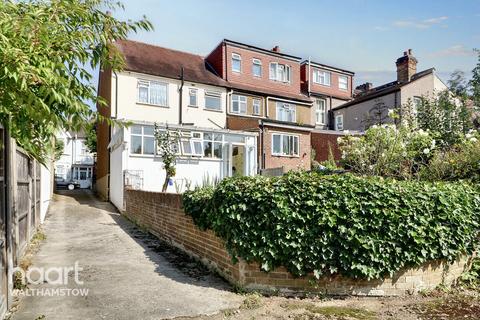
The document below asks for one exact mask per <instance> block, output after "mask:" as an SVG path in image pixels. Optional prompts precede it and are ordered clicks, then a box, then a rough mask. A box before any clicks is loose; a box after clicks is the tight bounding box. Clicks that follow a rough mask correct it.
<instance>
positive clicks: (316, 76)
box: [313, 69, 331, 86]
mask: <svg viewBox="0 0 480 320" xmlns="http://www.w3.org/2000/svg"><path fill="white" fill-rule="evenodd" d="M330 78H331V74H330V72H327V71H322V70H317V69H315V70H313V82H314V83H317V84H321V85H324V86H330Z"/></svg>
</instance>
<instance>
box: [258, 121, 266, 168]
mask: <svg viewBox="0 0 480 320" xmlns="http://www.w3.org/2000/svg"><path fill="white" fill-rule="evenodd" d="M259 122H260V123H259V125H260V136H259V138H260V168H258V173H260V170H262V169H265V152H264V150H265V148H264V141H265V138H264V132H265V126H264V124H263V121H262V120H259Z"/></svg>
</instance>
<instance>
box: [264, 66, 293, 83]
mask: <svg viewBox="0 0 480 320" xmlns="http://www.w3.org/2000/svg"><path fill="white" fill-rule="evenodd" d="M272 67H273V68H272ZM280 67H282V68H280ZM282 71H283V72H282ZM268 72H269V79H270V80H273V81H278V82H283V83H290V82H291V75H292V67H291V66H289V65H288V64H282V63H278V62H270V64H269V68H268Z"/></svg>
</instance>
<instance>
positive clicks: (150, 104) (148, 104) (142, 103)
mask: <svg viewBox="0 0 480 320" xmlns="http://www.w3.org/2000/svg"><path fill="white" fill-rule="evenodd" d="M136 104H138V105H140V106H147V107H156V108H164V109H170V107H169V106H162V105H159V104H152V103H145V102H136Z"/></svg>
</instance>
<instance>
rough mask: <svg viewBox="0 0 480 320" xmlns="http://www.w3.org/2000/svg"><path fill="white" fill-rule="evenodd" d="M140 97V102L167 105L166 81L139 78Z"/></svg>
mask: <svg viewBox="0 0 480 320" xmlns="http://www.w3.org/2000/svg"><path fill="white" fill-rule="evenodd" d="M137 88H138V97H137V99H138V100H137V101H138V102H139V103H148V104H153V105H156V106H162V107H166V106H167V102H168V99H167V91H168V90H167V88H168V85H167V84H166V83H161V82H157V81H148V80H138V82H137Z"/></svg>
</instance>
